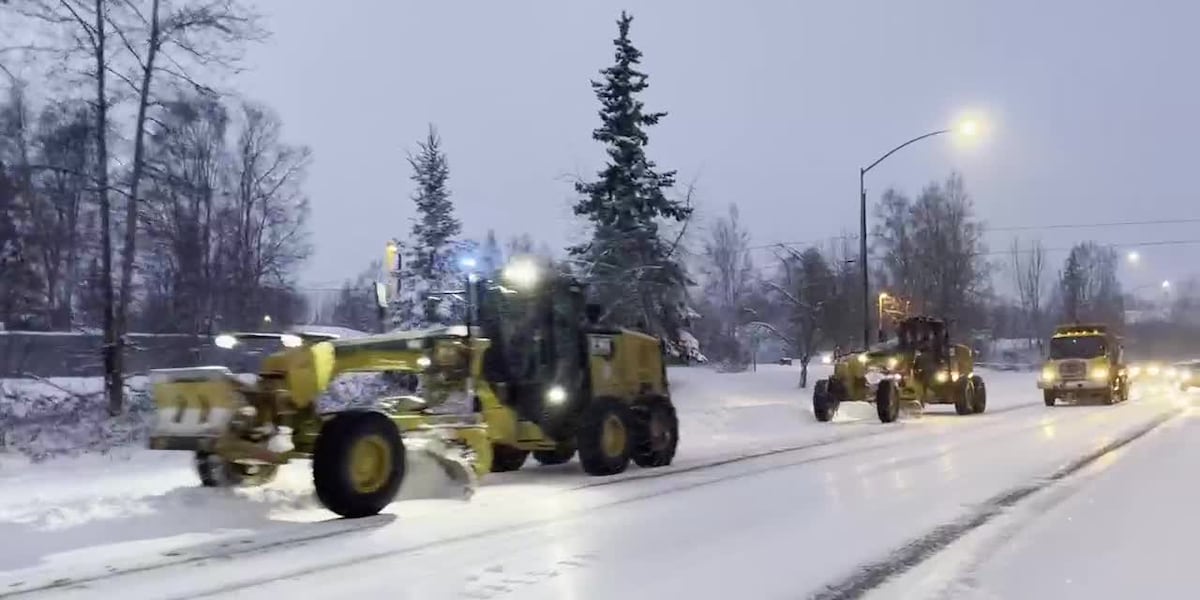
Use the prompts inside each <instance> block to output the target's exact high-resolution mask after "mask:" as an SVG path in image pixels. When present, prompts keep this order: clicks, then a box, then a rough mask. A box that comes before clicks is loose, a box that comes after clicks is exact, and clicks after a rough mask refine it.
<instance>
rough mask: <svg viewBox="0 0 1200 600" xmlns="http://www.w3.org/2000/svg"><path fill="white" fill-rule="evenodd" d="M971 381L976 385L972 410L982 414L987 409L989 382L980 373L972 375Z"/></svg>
mask: <svg viewBox="0 0 1200 600" xmlns="http://www.w3.org/2000/svg"><path fill="white" fill-rule="evenodd" d="M971 383H972V384H974V385H975V401H974V402H973V403H972V404H971V412H973V413H975V414H977V415H981V414H983V412H984V411H985V410H987V384H985V383H983V378H982V377H980V376H978V375H972V376H971Z"/></svg>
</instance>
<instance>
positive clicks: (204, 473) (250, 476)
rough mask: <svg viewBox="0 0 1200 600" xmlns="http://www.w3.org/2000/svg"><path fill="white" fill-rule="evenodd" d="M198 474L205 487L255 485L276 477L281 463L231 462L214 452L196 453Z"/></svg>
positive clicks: (266, 482)
mask: <svg viewBox="0 0 1200 600" xmlns="http://www.w3.org/2000/svg"><path fill="white" fill-rule="evenodd" d="M195 462H196V474H197V475H199V476H200V484H201V485H203V486H204V487H253V486H258V485H266V484H268V483H270V482H271V480H273V479H275V474H276V473H277V472H279V465H270V464H263V465H257V464H256V465H244V464H241V463H235V462H229V461H227V460H225V459H223V458H221V457H220V455H217V454H214V453H212V452H197V453H196V458H195Z"/></svg>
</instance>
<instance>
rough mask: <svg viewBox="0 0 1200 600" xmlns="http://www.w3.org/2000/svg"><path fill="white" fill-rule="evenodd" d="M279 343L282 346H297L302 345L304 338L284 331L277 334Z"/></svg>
mask: <svg viewBox="0 0 1200 600" xmlns="http://www.w3.org/2000/svg"><path fill="white" fill-rule="evenodd" d="M279 343H281V344H283V347H284V348H299V347H300V346H302V345H304V339H302V338H301V337H300V336H298V335H293V334H290V333H285V334H283V335H281V336H279Z"/></svg>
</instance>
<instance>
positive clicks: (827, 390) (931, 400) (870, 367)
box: [813, 316, 987, 423]
mask: <svg viewBox="0 0 1200 600" xmlns="http://www.w3.org/2000/svg"><path fill="white" fill-rule="evenodd" d="M854 400H867V401H873V402H874V403H875V411H876V413H877V415H878V416H879V420H880V421H881V422H884V423H891V422H893V421H895V420H896V419H897V418H899V416H900V407H901V405H902V404H907V405H909V406H912V407H915V408H916V409H917V410H923V409H924V407H925V405H927V404H953V405H954V409H955V412H957V413H958V414H960V415H969V414H978V413H982V412H984V411H985V410H987V388H986V387H985V385H984V381H983V378H982V377H980V376H979V375H978V374H976V373H975V364H974V359H973V357H972V353H971V349H970V348H968V347H967V346H964V345H961V344H951V343H950V338H949V334H948V332H947V330H946V325H945V323H944V322H943V321H941V320H940V319H936V318H932V317H925V316H913V317H906V318H904V319H903V320H901V321H900V322H899V323H898V324H897V327H896V337H895V339H894V340H891V341H889V342H887V343H882V344H880V345H878V346H876V347H874V348H872V349H871V350H870V351H867V352H861V353H858V354H853V355H850V356H848V357H847V358H846V359H845V360H842V361H839V362H838V364H836V365H835V368H834V375H833V377H831V378H829V379H828V380H821V381H818V382H817V385H816V387H815V389H814V390H813V412H814V414H816V416H817V419H818V420H820V421H829V420H831V419H832V418H833V416H834V415H835V414H836V412H837V407H838V405H839V404H840V403H841V402H845V401H854Z"/></svg>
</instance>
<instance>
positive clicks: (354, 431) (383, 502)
mask: <svg viewBox="0 0 1200 600" xmlns="http://www.w3.org/2000/svg"><path fill="white" fill-rule="evenodd" d="M405 467H406V464H405V454H404V441H403V440H402V439H401V438H400V430H399V429H397V428H396V425H395V424H394V423H392V422H391V420H389V419H388V418H387V417H385V416H383V415H381V414H379V413H376V412H345V413H339V414H337V415H336V416H334V417H333V419H331V420H330V421H328V422H327V423H325V424H324V426H322V427H321V433H320V434H319V435H318V436H317V442H316V447H315V448H314V451H313V459H312V470H313V484H314V486H315V487H316V490H317V498H318V499H320V500H321V504H323V505H325V508H328V509H329V510H331V511H333V512H335V513H337V514H339V515H341V516H343V517H347V518H351V519H355V518H359V517H367V516H371V515H374V514H378V513H379V511H381V510H383V509H384V508H385V507H387V505H388V504H390V503H391V502H392V500H393V499H395V497H396V493H397V492H398V491H400V484H401V482H403V481H404V474H405Z"/></svg>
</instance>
